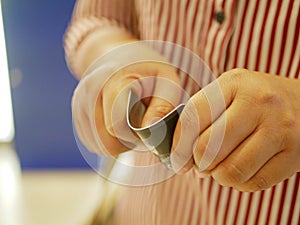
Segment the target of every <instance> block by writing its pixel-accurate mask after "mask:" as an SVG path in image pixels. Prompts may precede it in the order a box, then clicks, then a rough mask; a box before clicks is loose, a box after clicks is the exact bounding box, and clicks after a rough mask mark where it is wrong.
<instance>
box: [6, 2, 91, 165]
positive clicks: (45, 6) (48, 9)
mask: <svg viewBox="0 0 300 225" xmlns="http://www.w3.org/2000/svg"><path fill="white" fill-rule="evenodd" d="M74 4H75V0H51V1H43V0H26V1H24V0H2V9H3V17H4V27H5V32H6V44H7V52H8V61H9V69H10V71H16V69H17V70H20V71H21V72H22V82H21V83H20V84H19V85H18V86H16V87H13V88H12V94H13V107H14V116H15V127H16V138H15V147H16V150H17V153H18V155H19V158H20V161H21V165H22V168H23V169H29V168H30V169H33V168H84V167H85V168H86V167H88V166H87V163H86V162H85V161H84V159H83V157H82V155H81V153H80V151H79V150H78V147H77V145H76V143H75V139H74V136H73V131H72V120H71V118H72V117H71V108H70V101H71V97H72V92H73V90H74V88H75V87H76V84H77V80H76V79H75V78H74V77H73V76H72V75H71V73H70V72H69V71H68V68H67V66H66V63H65V60H64V51H63V46H62V40H63V34H64V32H65V29H66V27H67V25H68V22H69V20H70V17H71V14H72V10H73V7H74ZM12 74H13V73H11V76H12ZM11 79H13V77H11Z"/></svg>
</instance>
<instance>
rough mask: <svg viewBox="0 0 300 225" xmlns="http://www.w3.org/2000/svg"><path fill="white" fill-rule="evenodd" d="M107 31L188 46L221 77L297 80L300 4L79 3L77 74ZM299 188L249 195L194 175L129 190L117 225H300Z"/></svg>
mask: <svg viewBox="0 0 300 225" xmlns="http://www.w3.org/2000/svg"><path fill="white" fill-rule="evenodd" d="M104 26H118V27H120V28H122V29H126V30H127V31H128V32H130V33H132V34H133V35H135V36H137V37H139V38H140V39H141V40H163V41H170V42H173V43H177V44H179V45H182V46H184V47H186V48H188V49H190V50H192V51H193V52H194V53H196V54H197V55H199V56H200V57H201V58H202V59H203V60H204V61H205V62H206V63H207V65H208V66H209V67H210V69H211V70H212V71H213V73H214V74H215V75H216V76H218V75H220V74H221V73H223V72H224V71H227V70H230V69H232V68H237V67H240V68H246V69H249V70H255V71H261V72H266V73H270V74H277V75H281V76H286V77H289V78H291V79H298V78H299V74H300V51H299V49H300V38H299V32H300V30H299V29H300V1H299V0H295V1H292V0H290V1H289V0H286V1H280V0H273V1H271V0H265V1H259V0H251V1H237V0H215V1H208V0H152V1H151V0H126V1H124V0H102V1H101V0H78V1H77V4H76V7H75V9H74V13H73V17H72V20H71V22H70V24H69V27H68V29H67V31H66V34H65V42H64V45H65V52H66V58H67V61H68V63H69V65H70V68H71V69H72V70H73V72H74V73H76V62H75V61H74V58H75V57H74V55H76V50H77V48H78V46H79V45H80V43H81V42H82V41H83V40H84V38H85V37H86V36H87V35H89V33H91V32H93V31H94V30H95V29H101V27H104ZM183 61H184V60H183ZM181 82H182V85H183V86H184V88H185V89H186V90H188V92H189V93H190V94H193V93H195V92H196V91H197V89H195V88H194V87H193V85H192V83H191V82H190V81H189V80H188V79H187V78H186V77H185V76H184V75H182V77H181ZM137 158H138V157H137ZM142 158H143V159H142V160H145V161H147V162H145V163H150V162H151V160H153V158H152V156H150V155H149V157H142ZM299 184H300V173H296V174H294V175H293V176H292V177H290V178H289V179H286V180H284V181H283V182H281V183H279V184H277V185H275V186H273V187H272V188H270V189H268V190H265V191H258V192H254V193H246V192H239V191H237V190H234V189H232V188H229V187H222V186H220V185H219V184H218V183H216V182H215V181H214V180H213V179H212V178H202V179H199V178H198V177H197V175H196V174H195V171H193V170H191V171H190V172H188V173H187V174H185V175H180V176H177V175H176V176H174V177H172V178H171V179H168V180H167V181H164V182H162V183H159V184H156V185H152V186H147V187H128V188H126V190H124V194H123V195H122V197H121V199H120V200H119V202H118V204H117V206H116V224H122V225H126V224H128V225H132V224H137V225H144V224H145V225H159V224H164V225H165V224H174V225H175V224H178V225H185V224H188V225H190V224H201V225H202V224H203V225H225V224H227V225H246V224H248V225H254V224H261V225H277V224H278V225H279V224H280V225H289V224H293V225H300V185H299Z"/></svg>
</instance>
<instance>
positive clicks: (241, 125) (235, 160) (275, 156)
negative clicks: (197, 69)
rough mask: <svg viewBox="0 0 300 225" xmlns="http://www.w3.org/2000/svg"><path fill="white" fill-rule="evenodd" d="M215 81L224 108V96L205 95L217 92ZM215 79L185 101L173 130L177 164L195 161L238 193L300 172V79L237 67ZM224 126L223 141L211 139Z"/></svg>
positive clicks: (188, 167)
mask: <svg viewBox="0 0 300 225" xmlns="http://www.w3.org/2000/svg"><path fill="white" fill-rule="evenodd" d="M215 82H217V83H218V85H219V87H220V90H221V93H222V95H223V98H224V99H223V101H224V100H225V105H224V106H225V107H224V108H223V109H222V107H219V106H218V105H219V103H220V101H219V100H220V99H213V98H211V97H209V96H208V95H207V96H206V94H205V93H212V94H214V88H215V87H216V86H217V85H215V84H216V83H215ZM215 82H213V83H214V84H213V83H212V84H210V85H208V86H207V87H205V88H204V89H203V90H202V91H200V92H198V93H197V94H195V95H194V96H193V97H192V98H191V99H190V101H189V102H188V103H187V104H186V106H185V108H184V110H183V112H182V114H181V116H180V118H179V122H178V124H177V127H176V130H175V133H174V138H173V147H172V151H173V159H174V160H173V163H174V164H175V165H179V164H180V161H181V164H182V162H183V161H184V160H185V162H184V163H185V166H184V168H183V169H182V171H187V170H189V169H191V168H192V167H193V165H194V166H195V165H196V167H197V169H198V171H199V172H201V173H206V174H210V175H211V176H212V177H213V178H214V179H215V180H216V181H217V182H218V183H220V184H221V185H223V186H230V187H233V188H235V189H237V190H240V191H258V190H263V189H267V188H269V187H271V186H273V185H275V184H277V183H279V182H281V181H283V180H284V179H286V178H289V177H290V176H292V175H293V174H295V173H296V172H298V171H300V80H293V79H288V78H284V77H280V76H273V75H269V74H265V73H260V72H253V71H248V70H245V69H234V70H230V71H228V72H226V73H224V74H223V75H221V76H220V77H219V78H218V79H217V80H216V81H215ZM208 99H212V101H211V100H210V101H208ZM218 107H219V109H218ZM211 108H214V109H217V110H214V112H212V111H211ZM225 108H226V109H225ZM222 125H224V126H223V128H224V130H223V131H224V132H219V134H218V135H217V136H218V137H221V139H218V140H216V139H214V138H213V137H212V138H211V134H212V133H213V132H217V133H218V131H220V130H221V129H220V128H221V127H222ZM210 138H211V139H210ZM217 142H219V143H220V145H219V147H216V146H218V143H217ZM204 156H205V157H204ZM207 156H208V157H207ZM190 157H191V158H190ZM188 158H190V160H189V161H188V162H187V159H188ZM207 159H210V160H208V161H207ZM205 160H206V161H205ZM186 162H187V163H186ZM200 162H201V163H200Z"/></svg>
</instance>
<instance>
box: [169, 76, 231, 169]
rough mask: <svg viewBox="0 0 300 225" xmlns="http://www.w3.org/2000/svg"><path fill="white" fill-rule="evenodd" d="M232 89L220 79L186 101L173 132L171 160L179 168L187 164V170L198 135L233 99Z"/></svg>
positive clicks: (189, 166)
mask: <svg viewBox="0 0 300 225" xmlns="http://www.w3.org/2000/svg"><path fill="white" fill-rule="evenodd" d="M234 90H235V89H234V86H233V85H228V82H227V81H226V80H225V79H221V78H220V79H218V80H216V81H214V82H212V83H210V84H209V85H208V86H206V87H205V88H204V89H202V90H201V91H200V92H198V93H197V94H195V95H194V96H193V97H192V98H191V99H190V100H189V101H188V103H187V104H186V106H185V108H184V109H183V111H182V113H181V115H180V118H179V123H178V124H177V126H176V129H175V133H174V139H173V147H172V151H173V152H174V153H173V155H174V156H173V162H172V163H173V165H174V166H175V167H178V168H182V167H183V166H184V165H186V170H188V169H189V168H191V164H192V163H191V162H192V160H191V158H192V156H193V152H194V150H195V146H196V140H197V138H198V136H199V135H200V133H201V132H203V131H204V130H205V129H207V128H208V127H209V126H210V125H211V124H212V123H213V122H214V121H215V120H216V119H217V118H218V117H219V116H220V115H221V114H222V113H223V112H224V111H225V109H226V107H227V106H228V105H230V103H231V101H232V99H233V98H234ZM187 162H189V163H188V164H187ZM176 165H177V166H176Z"/></svg>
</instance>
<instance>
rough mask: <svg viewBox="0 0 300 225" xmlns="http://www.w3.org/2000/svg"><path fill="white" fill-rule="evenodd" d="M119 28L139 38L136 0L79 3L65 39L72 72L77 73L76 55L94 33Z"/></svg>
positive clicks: (103, 0) (81, 0) (76, 5)
mask: <svg viewBox="0 0 300 225" xmlns="http://www.w3.org/2000/svg"><path fill="white" fill-rule="evenodd" d="M107 26H117V27H119V28H120V29H123V30H126V31H128V32H129V33H131V34H132V35H134V36H138V29H137V17H136V11H135V4H134V0H126V1H124V0H77V2H76V4H75V6H74V9H73V14H72V17H71V19H70V22H69V24H68V27H67V29H66V31H65V34H64V37H63V47H64V50H65V58H66V62H67V65H68V66H69V69H70V71H72V72H73V73H75V74H76V62H75V60H74V58H75V55H76V52H77V49H78V47H79V46H80V44H81V43H82V41H83V40H84V39H85V38H86V37H87V36H88V35H89V34H91V33H92V32H93V31H95V30H98V29H101V28H102V27H107Z"/></svg>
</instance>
